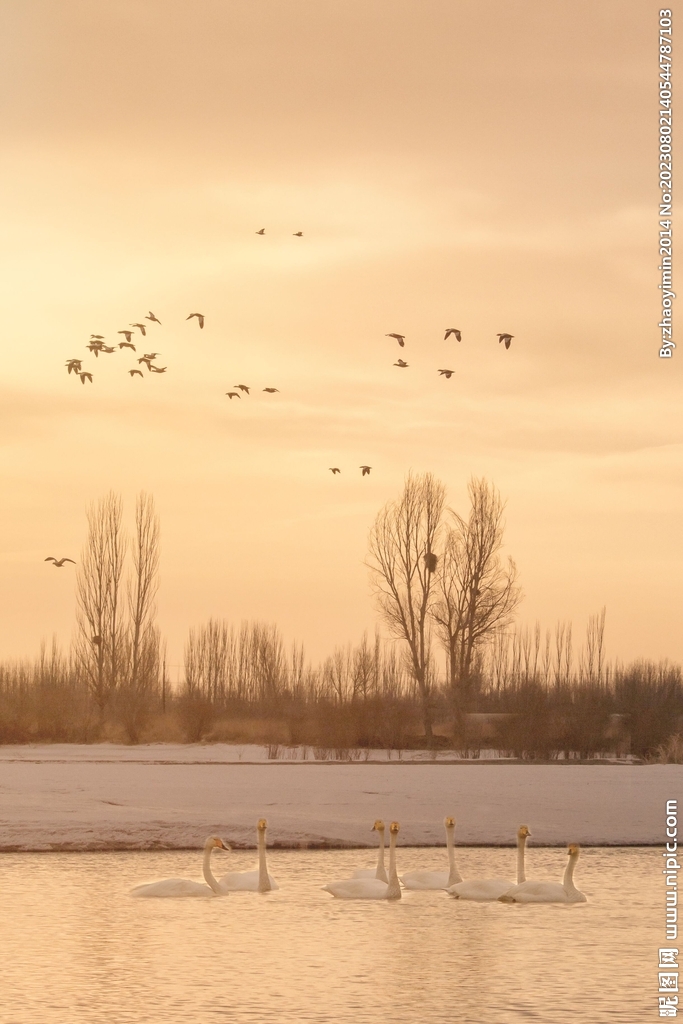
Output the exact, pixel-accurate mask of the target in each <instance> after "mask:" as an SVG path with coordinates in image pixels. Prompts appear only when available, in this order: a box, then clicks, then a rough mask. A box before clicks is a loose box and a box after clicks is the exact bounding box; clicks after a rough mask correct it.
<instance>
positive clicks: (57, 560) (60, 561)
mask: <svg viewBox="0 0 683 1024" xmlns="http://www.w3.org/2000/svg"><path fill="white" fill-rule="evenodd" d="M45 561H46V562H52V564H53V565H54V567H55V569H61V568H62V566H63V565H64V563H65V562H73V564H74V565H75V564H76V563H75V562H74V560H73V558H55V557H54V555H48V556H47V558H46V559H45Z"/></svg>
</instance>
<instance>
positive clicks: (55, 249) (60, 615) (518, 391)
mask: <svg viewBox="0 0 683 1024" xmlns="http://www.w3.org/2000/svg"><path fill="white" fill-rule="evenodd" d="M658 10H659V7H658V6H657V5H655V4H651V3H644V2H641V3H637V4H635V3H633V4H624V3H623V2H622V0H614V2H612V0H597V2H596V0H590V2H588V0H554V2H553V3H552V4H548V3H547V2H545V0H543V2H536V0H525V2H524V3H521V2H518V0H517V2H510V0H504V2H502V0H493V2H491V3H489V4H487V5H482V4H480V3H478V2H475V0H427V2H425V0H324V2H322V3H321V2H320V0H283V2H277V3H276V2H273V0H267V2H266V0H194V2H193V3H187V2H183V3H181V2H178V0H173V2H171V0H163V2H161V0H146V2H145V3H144V4H140V3H139V2H138V0H107V3H106V4H103V3H101V2H100V0H5V2H4V3H3V4H2V6H1V7H0V40H1V42H0V47H1V48H2V60H0V79H1V81H0V117H1V118H2V123H3V136H4V142H5V145H4V150H5V153H4V160H3V163H2V166H1V167H0V191H1V194H2V200H1V202H2V206H3V209H2V222H3V232H2V241H1V242H0V258H1V259H2V273H1V274H0V289H2V307H3V314H2V315H3V331H4V347H3V361H2V375H1V378H0V439H1V445H0V459H1V463H0V466H1V472H2V481H3V486H2V496H3V500H2V503H1V504H0V528H1V532H0V659H4V658H16V657H31V656H33V655H34V654H35V653H36V652H37V650H38V648H39V645H40V642H41V640H42V639H43V638H47V639H48V640H49V638H50V637H51V636H52V635H56V636H57V638H58V639H59V641H60V642H61V643H63V644H65V645H67V644H68V642H69V639H70V636H71V634H72V630H73V626H74V609H75V599H74V567H73V566H71V565H68V564H67V565H66V566H65V567H64V568H62V569H59V570H55V569H54V568H53V566H52V565H51V564H50V563H45V562H44V558H45V557H46V556H47V555H53V556H56V557H57V558H60V557H62V556H68V557H72V558H75V559H76V560H78V559H79V556H80V552H81V550H82V547H83V544H84V541H85V537H86V517H85V511H86V507H87V506H88V505H89V503H91V502H93V501H96V500H98V499H99V498H100V497H102V496H103V495H104V494H105V493H106V492H107V491H109V490H114V491H115V492H117V493H119V494H121V496H122V497H123V500H124V504H125V509H126V517H127V522H128V524H129V525H132V519H133V510H134V502H135V496H136V494H137V493H138V492H139V491H141V490H145V491H147V492H149V493H151V494H153V496H154V499H155V502H156V507H157V510H158V513H159V516H160V520H161V532H162V553H161V587H160V592H159V602H158V603H159V623H160V626H161V628H162V632H163V633H164V635H165V637H166V638H167V642H168V650H169V662H170V664H171V665H175V666H178V665H179V664H180V663H181V661H182V650H183V645H184V642H185V639H186V636H187V631H188V629H189V628H190V627H192V626H197V625H200V624H201V623H203V622H205V621H206V620H207V619H208V618H209V617H214V618H224V619H226V620H228V621H229V622H233V623H235V624H238V623H239V622H240V621H242V620H244V619H261V620H264V621H268V622H276V623H277V624H278V625H279V627H280V628H281V630H282V632H283V633H284V635H285V637H286V639H287V640H288V641H289V640H297V641H302V642H303V643H304V644H305V647H306V650H307V651H308V653H309V655H310V656H311V658H313V659H318V658H322V657H324V656H325V655H326V654H328V653H331V651H332V649H333V648H334V646H335V645H337V644H345V643H347V642H348V641H354V642H355V641H357V640H358V639H360V636H361V634H362V633H363V631H364V630H365V629H369V630H372V629H373V628H374V624H375V622H376V620H377V612H376V608H375V606H374V604H373V598H372V594H371V590H370V586H369V579H368V572H367V569H366V567H365V566H364V559H365V558H366V554H367V538H368V533H369V531H370V529H371V526H372V523H373V520H374V518H375V516H376V514H377V512H378V511H379V509H380V508H381V507H382V506H383V505H384V504H385V503H386V502H387V501H390V500H393V499H395V498H396V497H397V496H398V495H399V493H400V491H401V488H402V486H403V481H404V479H405V476H406V474H407V473H408V472H409V471H410V470H412V471H413V472H416V473H420V472H426V471H429V472H432V473H434V474H435V475H436V476H437V477H438V478H439V479H440V480H442V481H443V482H444V484H445V485H446V487H447V490H448V502H449V504H450V506H451V507H452V508H453V509H455V510H456V511H457V512H460V513H461V514H466V513H467V508H468V502H467V483H468V480H469V479H470V478H471V477H472V476H475V477H482V476H483V477H486V478H487V479H488V480H490V481H491V482H492V483H493V484H495V486H496V487H497V488H498V489H499V491H500V493H501V495H502V497H503V498H504V500H505V501H506V503H507V504H506V513H505V520H506V529H505V541H504V553H505V554H506V555H507V554H509V555H511V556H512V557H513V558H514V560H515V562H516V563H517V566H518V569H519V574H520V581H521V584H522V587H523V591H524V601H523V603H522V605H521V606H520V609H519V622H520V623H521V624H524V623H528V624H531V623H533V622H535V621H536V620H539V621H540V622H541V625H542V627H543V628H546V627H550V628H552V627H554V624H555V622H557V621H558V620H563V621H571V622H573V624H574V629H575V636H580V635H581V634H582V633H583V631H584V629H585V624H586V621H587V618H588V616H589V615H591V614H594V613H596V612H598V611H599V610H600V609H601V608H602V607H603V606H605V607H606V609H607V617H606V648H607V655H608V657H610V658H619V659H621V660H625V661H628V660H631V659H634V658H641V657H642V658H653V659H660V658H669V659H674V660H679V659H683V631H682V630H681V628H680V618H681V608H682V607H683V576H682V573H681V569H682V568H683V566H682V564H681V563H682V551H681V537H680V526H681V521H682V519H681V512H682V511H683V479H682V477H681V455H682V429H681V428H682V416H681V401H680V388H681V369H680V365H681V364H680V359H681V358H683V356H675V357H674V358H673V359H671V360H661V359H659V358H658V355H657V353H658V348H659V333H658V328H657V323H658V321H659V298H660V294H659V292H658V290H657V284H658V280H659V272H658V269H657V268H658V264H659V258H658V250H657V230H658V224H657V220H658V217H657V214H658V205H657V204H658V201H659V191H658V187H657V186H658V181H657V138H658V120H657V110H658V104H657V78H658V67H657V64H658V60H657V57H658V54H657V46H658V39H657V20H658ZM675 16H676V8H675V7H674V20H675ZM261 228H265V234H263V235H257V234H256V232H257V231H258V230H259V229H261ZM298 231H301V232H303V235H302V237H295V235H294V232H298ZM150 310H151V311H153V312H154V313H155V314H156V316H157V317H158V318H159V319H160V320H161V326H159V325H158V324H154V323H150V322H149V321H147V323H148V332H147V337H146V338H144V339H142V338H141V337H136V338H134V339H133V340H134V342H135V343H136V344H137V347H138V351H137V352H136V353H132V352H130V351H129V350H121V351H117V352H116V353H115V354H113V355H101V356H99V357H98V358H97V359H96V358H94V357H93V356H92V355H91V354H90V353H89V352H87V350H86V348H85V346H86V344H87V342H88V340H89V337H90V335H91V334H101V335H104V336H105V339H106V342H107V343H108V344H113V343H117V342H118V341H119V340H121V337H122V336H121V335H119V334H117V332H118V331H120V330H122V329H128V327H129V325H130V324H131V323H135V322H138V321H140V322H145V321H144V317H145V316H146V314H147V313H148V312H149V311H150ZM195 311H199V312H202V313H204V314H205V317H206V322H205V327H204V329H203V330H201V329H200V328H199V326H198V323H197V320H196V319H191V320H187V319H186V317H187V316H188V315H189V314H190V313H192V312H195ZM447 327H457V328H459V329H460V330H461V331H462V342H461V343H457V342H455V341H454V339H453V338H450V339H449V340H448V341H444V331H445V329H446V328H447ZM134 330H136V331H137V329H134ZM390 332H397V333H400V334H403V335H405V337H406V343H405V348H404V349H399V348H398V346H397V345H396V342H395V341H394V340H393V339H391V338H388V337H386V335H387V334H388V333H390ZM499 332H509V333H511V334H513V335H514V339H513V341H512V345H511V347H510V349H509V350H505V348H504V347H503V346H502V345H500V344H499V343H498V340H497V334H498V333H499ZM137 333H138V334H139V332H137ZM146 351H158V352H159V353H160V356H159V359H158V360H157V364H156V365H160V366H167V367H168V369H167V371H166V372H165V373H164V374H150V373H147V372H145V375H144V377H143V378H140V377H130V376H129V375H128V373H127V370H129V369H130V368H133V367H136V366H137V365H138V364H137V363H136V361H135V360H136V358H137V357H138V356H139V355H141V354H142V353H143V352H146ZM398 356H402V357H403V358H404V359H405V360H406V361H407V362H408V363H409V366H408V367H407V368H405V369H402V368H399V367H395V366H394V365H393V364H394V362H395V361H396V359H397V357H398ZM69 358H83V368H84V369H86V370H89V371H92V373H93V382H92V384H90V383H89V382H87V381H86V382H85V383H84V384H81V382H80V380H79V379H78V378H77V377H75V376H74V375H69V374H68V373H67V372H66V367H65V362H66V360H67V359H69ZM444 367H445V368H452V369H454V371H455V372H454V374H453V376H452V377H451V378H450V379H448V380H447V379H446V378H445V377H443V376H440V375H439V374H438V372H437V370H438V369H439V368H444ZM238 383H245V384H247V385H248V386H250V387H251V388H252V391H251V393H250V394H249V395H246V394H243V395H242V397H241V398H240V399H228V398H227V397H226V392H228V391H230V390H234V386H235V385H236V384H238ZM265 387H275V388H277V389H278V392H277V393H274V394H268V393H265V392H264V391H263V390H262V389H263V388H265ZM361 464H368V465H371V466H372V472H371V473H370V475H369V476H365V477H362V476H361V472H360V468H359V467H360V465H361ZM331 466H338V467H340V468H341V473H339V474H338V475H333V474H332V473H330V471H329V467H331ZM176 671H177V670H176Z"/></svg>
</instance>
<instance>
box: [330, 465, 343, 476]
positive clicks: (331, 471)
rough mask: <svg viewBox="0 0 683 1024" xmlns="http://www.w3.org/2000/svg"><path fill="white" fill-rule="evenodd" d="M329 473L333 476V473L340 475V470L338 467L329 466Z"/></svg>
mask: <svg viewBox="0 0 683 1024" xmlns="http://www.w3.org/2000/svg"><path fill="white" fill-rule="evenodd" d="M330 473H332V475H334V474H335V473H341V469H340V468H339V466H330Z"/></svg>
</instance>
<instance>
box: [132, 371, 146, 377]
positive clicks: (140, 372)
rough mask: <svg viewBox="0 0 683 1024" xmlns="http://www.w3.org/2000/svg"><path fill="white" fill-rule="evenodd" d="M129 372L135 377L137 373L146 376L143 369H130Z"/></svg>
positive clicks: (139, 375)
mask: <svg viewBox="0 0 683 1024" xmlns="http://www.w3.org/2000/svg"><path fill="white" fill-rule="evenodd" d="M128 373H129V374H130V375H131V377H135V375H136V374H137V376H138V377H144V376H145V375H144V373H143V372H142V370H129V371H128Z"/></svg>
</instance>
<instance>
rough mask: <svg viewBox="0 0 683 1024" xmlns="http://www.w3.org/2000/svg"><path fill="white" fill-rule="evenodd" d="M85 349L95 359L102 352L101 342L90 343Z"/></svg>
mask: <svg viewBox="0 0 683 1024" xmlns="http://www.w3.org/2000/svg"><path fill="white" fill-rule="evenodd" d="M85 347H86V348H87V349H89V350H90V351H91V352H92V353H93V354H94V356H95V359H97V357H98V356H99V354H100V352H101V351H102V342H101V341H91V342H90V344H89V345H86V346H85Z"/></svg>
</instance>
